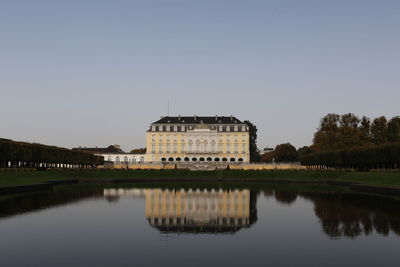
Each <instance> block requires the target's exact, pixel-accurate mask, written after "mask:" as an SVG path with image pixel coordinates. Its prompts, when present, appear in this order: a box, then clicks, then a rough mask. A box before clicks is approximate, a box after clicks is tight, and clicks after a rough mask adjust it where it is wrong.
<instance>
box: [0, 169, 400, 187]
mask: <svg viewBox="0 0 400 267" xmlns="http://www.w3.org/2000/svg"><path fill="white" fill-rule="evenodd" d="M121 178H124V179H132V180H135V179H137V178H149V180H157V179H159V178H160V181H165V179H168V178H174V179H176V178H182V179H184V180H186V181H187V180H193V181H215V180H219V182H223V180H224V178H226V179H229V180H230V181H232V180H235V181H238V182H246V181H248V180H252V181H254V180H258V179H260V181H261V180H263V179H268V180H277V181H279V180H290V181H344V182H357V183H360V184H365V185H371V186H384V187H394V188H400V172H340V171H327V172H322V171H289V170H285V171H283V170H282V171H280V170H268V171H239V170H230V171H225V170H224V171H186V170H163V171H155V170H139V171H133V170H49V171H2V172H0V186H12V185H23V184H34V183H42V182H45V181H49V180H64V179H96V180H112V179H121Z"/></svg>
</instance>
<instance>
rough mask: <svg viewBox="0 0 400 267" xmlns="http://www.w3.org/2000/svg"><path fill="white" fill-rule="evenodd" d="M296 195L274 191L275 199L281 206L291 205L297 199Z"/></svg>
mask: <svg viewBox="0 0 400 267" xmlns="http://www.w3.org/2000/svg"><path fill="white" fill-rule="evenodd" d="M297 195H298V194H297V193H295V192H287V191H275V199H276V200H277V201H278V202H279V203H282V204H287V205H290V204H293V203H294V202H295V201H296V199H297Z"/></svg>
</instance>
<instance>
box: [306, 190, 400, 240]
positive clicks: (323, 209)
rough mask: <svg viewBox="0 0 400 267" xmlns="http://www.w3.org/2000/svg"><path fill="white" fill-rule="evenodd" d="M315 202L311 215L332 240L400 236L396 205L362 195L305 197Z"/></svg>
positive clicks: (399, 222) (399, 212) (310, 195)
mask: <svg viewBox="0 0 400 267" xmlns="http://www.w3.org/2000/svg"><path fill="white" fill-rule="evenodd" d="M303 197H305V198H307V199H310V200H312V201H313V202H314V211H315V214H316V215H317V216H318V218H319V219H320V220H321V224H322V228H323V230H324V232H325V233H326V234H327V235H329V236H331V237H340V236H346V237H350V238H355V237H357V236H359V235H361V234H362V233H364V234H365V235H369V234H372V233H373V232H374V231H376V232H377V233H379V234H382V235H388V234H389V232H390V231H393V232H394V233H396V234H397V235H400V211H399V210H398V206H399V204H398V202H396V201H392V200H389V199H381V198H375V197H368V196H364V195H350V194H342V195H328V194H318V195H316V194H306V195H303Z"/></svg>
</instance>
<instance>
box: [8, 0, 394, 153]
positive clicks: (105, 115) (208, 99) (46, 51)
mask: <svg viewBox="0 0 400 267" xmlns="http://www.w3.org/2000/svg"><path fill="white" fill-rule="evenodd" d="M399 85H400V1H396V0H393V1H389V0H376V1H369V0H359V1H356V0H353V1H352V0H343V1H341V0H331V1H324V0H314V1H311V0H310V1H307V0H302V1H298V0H293V1H286V0H277V1H267V0H264V1H257V0H242V1H235V0H226V1H223V0H158V1H156V0H154V1H152V0H143V1H133V0H132V1H122V0H120V1H118V0H116V1H111V0H109V1H101V0H96V1H83V0H80V1H73V0H68V1H67V0H66V1H55V0H54V1H50V0H48V1H40V0H35V1H19V0H10V1H8V0H2V1H0V93H1V94H0V99H1V101H0V116H1V124H0V136H1V137H5V138H11V139H14V140H24V141H30V142H41V143H45V144H53V145H59V146H65V147H74V146H106V145H108V144H114V143H116V144H121V145H122V147H123V148H124V149H126V150H128V149H130V148H134V147H143V146H144V144H145V131H146V129H147V127H148V126H149V124H150V123H151V122H152V121H155V120H157V119H158V118H159V117H160V116H162V115H166V113H167V102H168V101H170V106H171V108H170V114H171V115H178V114H182V115H194V114H197V115H215V114H218V115H231V114H233V115H235V116H237V117H238V118H239V119H242V120H245V119H248V120H250V121H252V122H253V123H255V124H256V125H257V127H258V129H259V146H261V147H264V146H266V145H268V146H275V145H276V144H279V143H282V142H291V143H292V144H294V145H296V146H302V145H308V144H310V143H311V141H312V136H313V133H314V131H315V129H316V128H317V127H318V122H319V119H320V118H321V117H322V116H324V115H325V114H326V113H329V112H335V113H347V112H353V113H356V114H358V115H367V116H370V117H376V116H379V115H386V116H387V117H392V116H394V115H399V114H400V105H399V100H400V88H399Z"/></svg>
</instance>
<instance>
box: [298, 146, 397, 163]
mask: <svg viewBox="0 0 400 267" xmlns="http://www.w3.org/2000/svg"><path fill="white" fill-rule="evenodd" d="M300 162H301V164H302V165H307V166H315V165H323V166H326V167H331V168H341V169H346V168H355V169H376V168H400V143H388V144H383V145H369V146H364V147H357V148H352V149H343V150H334V151H327V152H318V153H311V154H305V155H303V156H302V157H301V158H300Z"/></svg>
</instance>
